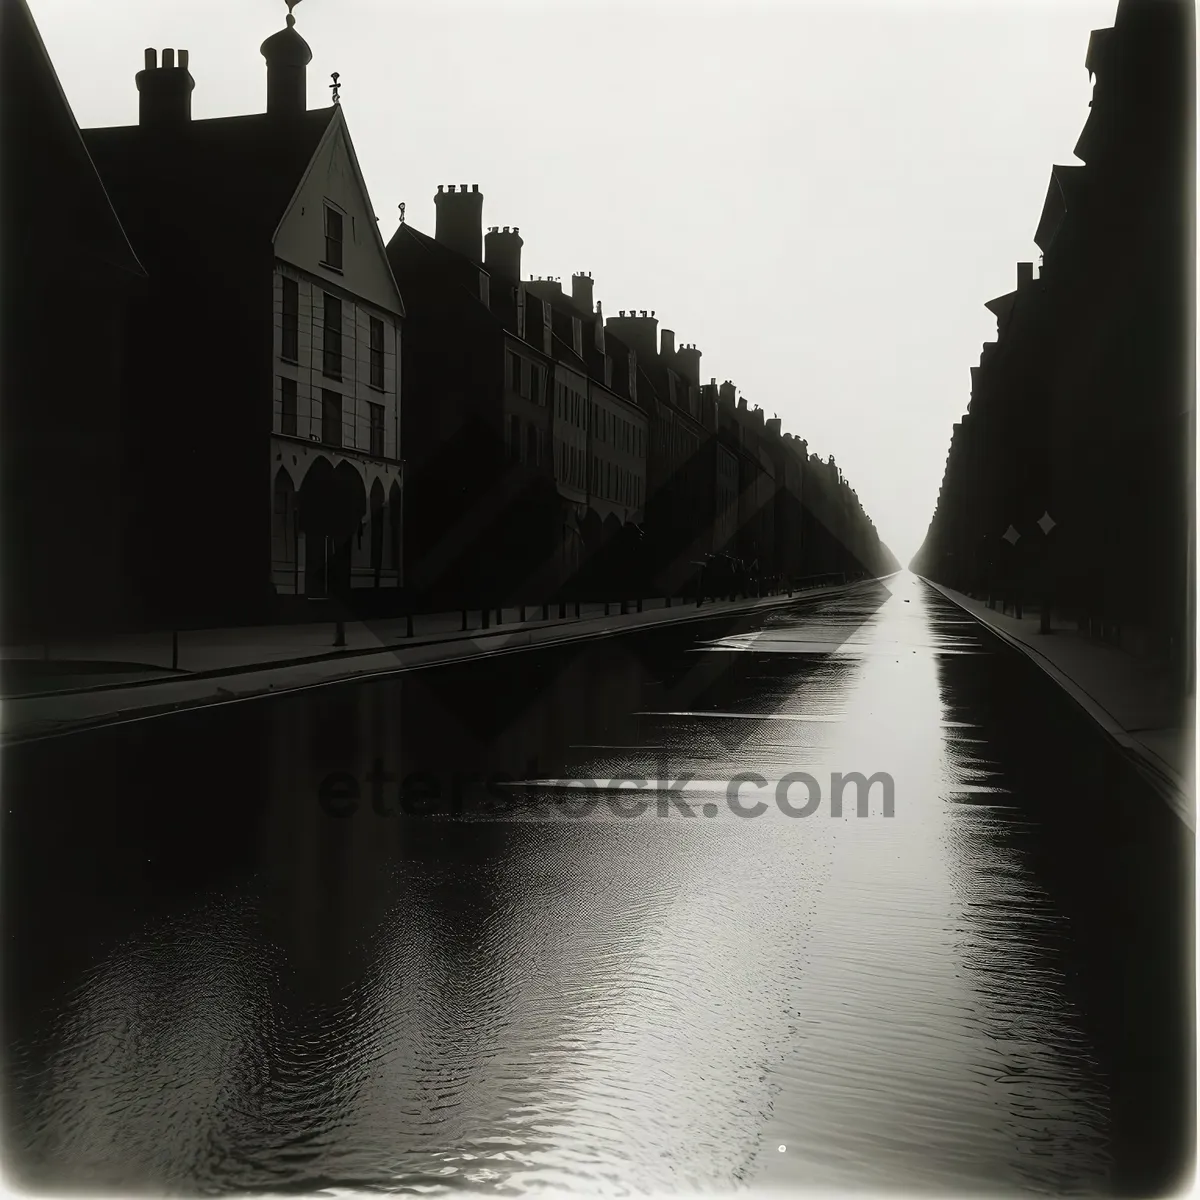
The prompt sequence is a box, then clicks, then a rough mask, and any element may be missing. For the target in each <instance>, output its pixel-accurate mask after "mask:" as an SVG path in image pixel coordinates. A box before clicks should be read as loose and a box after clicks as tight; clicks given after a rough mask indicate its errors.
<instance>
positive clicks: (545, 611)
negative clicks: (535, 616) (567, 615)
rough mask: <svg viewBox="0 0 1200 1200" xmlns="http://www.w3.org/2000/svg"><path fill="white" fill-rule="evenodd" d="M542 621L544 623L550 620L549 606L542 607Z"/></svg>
mask: <svg viewBox="0 0 1200 1200" xmlns="http://www.w3.org/2000/svg"><path fill="white" fill-rule="evenodd" d="M542 620H543V621H548V620H550V605H549V604H543V605H542Z"/></svg>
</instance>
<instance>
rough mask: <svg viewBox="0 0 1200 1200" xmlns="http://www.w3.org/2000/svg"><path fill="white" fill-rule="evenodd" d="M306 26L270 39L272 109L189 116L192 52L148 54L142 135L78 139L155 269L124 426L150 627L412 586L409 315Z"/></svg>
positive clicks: (136, 555)
mask: <svg viewBox="0 0 1200 1200" xmlns="http://www.w3.org/2000/svg"><path fill="white" fill-rule="evenodd" d="M294 25H295V22H294V18H292V16H291V15H290V14H289V16H288V22H287V26H286V28H284V29H283V30H281V31H280V32H279V33H277V34H275V35H274V36H272V37H270V38H268V39H267V40H266V41H265V42H264V43H263V46H262V53H263V56H264V58H265V59H266V67H267V79H266V83H267V88H266V93H267V112H266V113H263V114H258V115H250V116H239V117H225V118H219V119H210V120H193V119H192V117H191V94H192V90H193V88H194V86H195V81H194V80H193V78H192V75H191V73H190V70H189V62H188V55H187V52H186V51H184V50H180V51H179V52H178V56H176V54H175V52H174V51H172V50H164V51H163V52H162V56H161V59H160V58H159V56H158V55H157V53H156V52H155V51H154V50H147V51H146V53H145V67H144V69H143V70H142V71H141V72H139V73H138V76H137V80H136V84H137V88H138V93H139V121H138V124H137V125H134V126H127V127H120V128H109V129H89V130H85V131H84V133H83V137H84V141H85V143H86V145H87V147H88V150H89V151H90V152H91V155H92V157H93V159H94V161H95V163H96V166H97V168H98V170H99V173H100V176H101V178H102V179H103V181H104V184H105V186H106V187H107V189H108V192H109V195H110V196H111V198H112V201H113V204H114V207H115V209H116V211H117V214H118V216H119V217H120V219H121V221H122V223H123V225H124V227H125V229H126V231H127V232H128V234H129V236H130V239H131V242H132V244H133V246H134V248H135V250H136V251H137V253H138V255H139V256H140V257H141V259H142V261H143V263H144V264H145V266H146V268H147V270H148V272H149V276H150V281H149V287H148V288H147V289H146V290H145V293H144V294H143V295H142V296H141V298H140V299H139V301H138V302H137V304H136V306H135V307H134V309H133V311H132V312H131V314H130V319H129V321H128V326H127V327H128V338H127V346H128V353H127V356H126V363H127V376H126V382H125V387H124V394H123V400H122V403H121V405H120V406H119V415H116V414H114V418H113V419H114V421H116V422H117V423H118V424H119V427H120V429H121V442H122V447H123V451H124V459H123V461H124V464H125V471H124V475H123V477H122V486H123V492H122V493H121V494H120V496H121V503H122V504H123V507H122V509H121V513H122V515H121V517H120V523H121V526H122V528H123V530H124V533H125V545H124V550H125V553H124V557H123V560H122V570H123V574H124V577H125V578H126V579H127V580H128V581H129V583H130V585H131V587H132V589H133V590H134V591H135V592H136V595H137V598H138V603H137V605H136V606H135V607H134V609H133V610H132V611H131V612H130V614H129V619H130V620H136V621H139V622H140V623H142V624H155V623H166V622H188V621H191V622H203V623H212V624H217V623H224V622H236V621H245V620H258V619H264V618H267V617H270V616H272V615H280V614H281V613H282V612H284V611H286V606H287V605H289V604H290V605H293V606H303V607H304V608H305V609H308V608H311V606H312V605H313V603H314V602H316V601H328V600H329V599H330V598H333V599H341V600H345V599H347V598H348V597H349V596H350V595H351V593H353V594H354V595H356V596H359V595H364V594H366V593H371V592H374V593H378V592H381V591H388V590H391V591H392V592H394V591H395V589H396V588H397V587H398V586H399V583H400V581H401V563H402V545H401V527H402V495H403V492H402V486H403V471H402V463H401V454H400V425H399V403H398V377H397V365H398V343H399V338H400V318H401V316H402V314H403V305H402V302H401V298H400V294H399V291H398V290H397V288H396V284H395V280H394V279H393V277H392V275H391V271H390V269H389V267H388V263H387V258H386V255H385V253H384V248H383V243H382V240H381V239H380V237H379V233H378V230H377V228H376V218H375V214H374V212H373V211H372V209H371V203H370V199H369V197H368V195H367V191H366V187H365V185H364V183H363V180H362V173H361V171H360V169H359V166H358V162H357V158H356V156H355V153H354V148H353V144H352V142H351V140H350V135H349V131H348V130H347V128H346V122H345V118H344V116H343V114H342V110H341V108H340V106H338V105H337V104H334V105H332V106H330V107H328V108H323V109H319V110H315V111H308V110H307V109H306V106H305V87H306V81H305V68H306V65H307V63H308V61H309V60H310V58H311V51H310V50H309V48H308V46H307V45H306V44H305V42H304V40H303V38H302V37H301V36H300V34H299V33H298V32H297V31H296V29H295V28H294ZM214 69H217V68H215V67H214ZM96 502H97V503H100V504H104V505H108V504H115V503H117V494H115V493H113V492H105V493H102V494H100V495H98V496H97V497H96ZM313 611H317V610H315V609H314V610H313ZM320 611H324V609H323V608H322V609H320Z"/></svg>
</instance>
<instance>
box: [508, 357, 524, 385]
mask: <svg viewBox="0 0 1200 1200" xmlns="http://www.w3.org/2000/svg"><path fill="white" fill-rule="evenodd" d="M508 386H509V387H510V388H511V389H512V390H513V391H514V392H520V390H521V356H520V355H519V354H513V353H512V351H509V355H508Z"/></svg>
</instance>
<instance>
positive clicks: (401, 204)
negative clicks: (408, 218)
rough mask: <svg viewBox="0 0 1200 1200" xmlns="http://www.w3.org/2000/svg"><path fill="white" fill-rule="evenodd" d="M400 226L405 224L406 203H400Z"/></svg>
mask: <svg viewBox="0 0 1200 1200" xmlns="http://www.w3.org/2000/svg"><path fill="white" fill-rule="evenodd" d="M400 224H401V225H403V224H404V201H403V200H401V201H400Z"/></svg>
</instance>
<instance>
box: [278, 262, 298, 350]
mask: <svg viewBox="0 0 1200 1200" xmlns="http://www.w3.org/2000/svg"><path fill="white" fill-rule="evenodd" d="M279 357H280V358H286V359H287V360H288V361H289V362H298V361H299V359H300V285H299V284H298V283H297V282H296V281H295V280H294V279H288V278H287V277H286V276H284V279H283V340H282V342H281V344H280V347H279Z"/></svg>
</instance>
